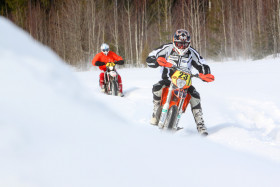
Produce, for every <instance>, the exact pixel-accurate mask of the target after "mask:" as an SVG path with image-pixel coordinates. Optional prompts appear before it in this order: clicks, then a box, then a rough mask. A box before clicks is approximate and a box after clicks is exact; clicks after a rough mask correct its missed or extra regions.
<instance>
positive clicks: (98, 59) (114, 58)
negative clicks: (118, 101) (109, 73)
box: [92, 43, 124, 97]
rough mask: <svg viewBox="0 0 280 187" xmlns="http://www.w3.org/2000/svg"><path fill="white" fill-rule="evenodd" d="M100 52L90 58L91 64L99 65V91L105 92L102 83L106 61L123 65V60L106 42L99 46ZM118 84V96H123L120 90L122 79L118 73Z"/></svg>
mask: <svg viewBox="0 0 280 187" xmlns="http://www.w3.org/2000/svg"><path fill="white" fill-rule="evenodd" d="M100 49H101V52H100V53H98V54H96V55H95V57H94V58H93V60H92V65H94V66H99V69H100V70H101V73H100V75H99V85H100V88H101V92H103V93H104V92H105V85H104V72H105V71H106V64H107V63H108V62H114V63H115V64H118V65H123V64H124V60H123V58H122V57H121V56H119V55H117V54H116V53H114V52H113V51H110V49H109V45H108V44H106V43H103V44H102V45H101V47H100ZM118 85H119V88H118V90H119V92H118V96H121V97H123V96H124V95H123V90H122V79H121V76H120V75H119V74H118Z"/></svg>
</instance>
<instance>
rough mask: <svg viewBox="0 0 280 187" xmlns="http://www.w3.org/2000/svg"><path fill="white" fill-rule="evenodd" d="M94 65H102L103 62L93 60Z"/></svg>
mask: <svg viewBox="0 0 280 187" xmlns="http://www.w3.org/2000/svg"><path fill="white" fill-rule="evenodd" d="M95 65H96V66H104V65H105V63H104V62H100V61H96V62H95Z"/></svg>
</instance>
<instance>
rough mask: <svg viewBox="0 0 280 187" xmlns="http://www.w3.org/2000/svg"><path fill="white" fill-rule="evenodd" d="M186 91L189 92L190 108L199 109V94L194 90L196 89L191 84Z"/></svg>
mask: <svg viewBox="0 0 280 187" xmlns="http://www.w3.org/2000/svg"><path fill="white" fill-rule="evenodd" d="M188 92H189V93H190V94H191V96H192V97H191V99H190V104H191V108H192V109H201V104H200V95H199V93H198V92H197V91H196V89H195V88H194V87H193V86H191V87H190V88H189V90H188Z"/></svg>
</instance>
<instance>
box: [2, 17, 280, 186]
mask: <svg viewBox="0 0 280 187" xmlns="http://www.w3.org/2000/svg"><path fill="white" fill-rule="evenodd" d="M0 28H1V30H0V77H1V78H0V85H1V87H2V88H1V91H0V113H1V115H0V166H1V167H0V186H5V187H12V186H13V187H14V186H16V187H27V186H28V187H50V186H51V187H56V186H57V187H63V186H65V187H66V186H67V187H72V186H73V187H74V186H75V187H77V186H84V187H87V186H108V187H109V186H122V187H125V186H127V187H128V186H129V187H131V186H134V187H143V186H145V187H149V186H151V187H156V186H160V187H164V186H166V187H169V186H178V187H180V186H182V187H183V186H184V187H185V186H215V187H220V186H221V187H222V186H229V187H230V186H232V187H236V186H246V187H247V186H255V187H261V186H277V185H278V184H279V173H280V167H279V164H277V163H275V162H273V161H271V160H267V159H265V158H260V157H259V156H258V155H252V154H250V153H244V152H240V151H236V150H233V149H231V148H230V147H224V146H222V145H219V144H217V143H214V142H212V141H211V140H208V139H207V138H201V137H199V136H194V135H192V136H186V135H185V134H181V135H179V136H176V135H174V134H168V133H160V132H159V130H158V129H157V128H154V127H153V126H150V125H148V124H147V125H146V124H145V125H143V123H142V122H145V121H146V119H144V121H140V122H139V121H138V122H137V121H133V120H132V121H129V120H127V119H129V118H128V117H127V115H125V114H126V113H125V112H126V111H127V112H128V113H129V112H131V111H129V110H125V109H126V107H127V106H128V107H130V106H134V104H135V105H136V106H135V107H131V110H132V111H133V113H132V114H133V116H137V115H138V116H140V117H142V116H141V115H140V114H141V113H140V112H138V113H137V112H135V111H141V112H143V113H144V114H146V113H147V114H148V112H149V111H148V110H146V107H147V106H145V105H144V104H139V103H137V102H136V101H138V102H141V101H142V100H143V99H144V98H146V99H147V98H148V97H149V96H148V95H147V94H146V91H148V89H150V88H149V86H144V87H145V89H144V90H141V89H140V90H139V91H140V93H141V94H139V93H135V92H133V91H134V90H137V89H138V87H133V86H131V87H130V88H129V89H128V90H130V93H129V94H128V95H130V96H131V97H132V98H119V97H109V96H105V95H101V94H100V93H98V92H92V90H91V89H88V88H86V87H84V85H83V83H82V82H80V80H79V79H77V77H76V75H75V73H74V72H72V71H71V69H70V68H69V67H68V66H67V65H65V63H63V62H62V61H61V60H60V59H59V58H58V57H57V56H56V55H55V54H54V53H53V52H51V50H49V49H48V48H47V47H44V46H42V45H41V44H38V43H37V42H35V41H34V40H33V39H31V38H30V37H29V35H27V34H26V33H24V32H22V31H21V30H20V29H18V28H17V27H15V26H14V25H12V24H11V23H10V22H9V21H7V20H5V19H4V18H2V17H0ZM138 75H140V74H138ZM138 75H133V77H134V78H135V79H134V81H135V82H136V81H137V80H136V78H137V76H138ZM124 77H125V76H124ZM127 80H128V79H126V81H127ZM135 82H134V83H135ZM137 84H142V85H145V84H146V83H145V81H144V82H141V81H139V82H138V83H137ZM149 84H152V83H149ZM126 85H127V86H128V85H129V84H126ZM133 85H134V84H133ZM149 94H150V91H149ZM135 98H136V99H135ZM129 103H132V104H133V105H129ZM143 103H147V101H144V102H143ZM137 107H139V108H137ZM149 107H150V106H149ZM125 116H126V117H125ZM264 133H268V132H266V131H265V132H264Z"/></svg>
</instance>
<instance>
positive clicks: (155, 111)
mask: <svg viewBox="0 0 280 187" xmlns="http://www.w3.org/2000/svg"><path fill="white" fill-rule="evenodd" d="M153 103H154V109H153V114H152V118H151V121H150V123H151V124H152V125H158V122H159V115H158V114H160V113H159V112H158V109H159V106H160V101H157V100H153Z"/></svg>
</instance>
